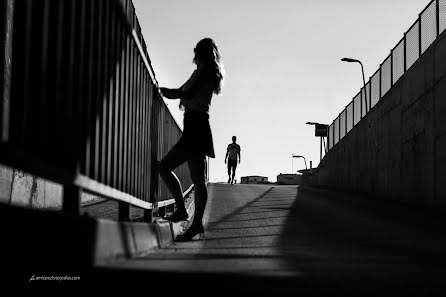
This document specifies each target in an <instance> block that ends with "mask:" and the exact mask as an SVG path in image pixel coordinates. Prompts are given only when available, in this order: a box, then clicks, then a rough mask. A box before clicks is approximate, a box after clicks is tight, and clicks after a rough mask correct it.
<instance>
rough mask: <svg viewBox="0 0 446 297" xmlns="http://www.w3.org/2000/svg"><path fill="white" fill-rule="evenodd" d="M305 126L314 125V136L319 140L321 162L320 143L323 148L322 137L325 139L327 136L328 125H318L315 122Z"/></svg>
mask: <svg viewBox="0 0 446 297" xmlns="http://www.w3.org/2000/svg"><path fill="white" fill-rule="evenodd" d="M306 124H307V125H314V126H315V136H317V137H320V138H321V151H320V153H321V159H320V161H322V143H323V144H324V147H325V141H324V137H327V135H328V125H326V124H319V123H315V122H307V123H306ZM320 161H319V162H320Z"/></svg>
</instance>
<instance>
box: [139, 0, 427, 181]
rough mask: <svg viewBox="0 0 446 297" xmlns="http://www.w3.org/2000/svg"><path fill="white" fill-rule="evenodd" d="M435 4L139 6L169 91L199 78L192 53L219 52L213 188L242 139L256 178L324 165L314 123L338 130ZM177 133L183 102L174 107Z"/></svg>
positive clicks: (326, 0)
mask: <svg viewBox="0 0 446 297" xmlns="http://www.w3.org/2000/svg"><path fill="white" fill-rule="evenodd" d="M429 2H430V1H429V0H374V1H370V0H337V1H333V0H319V1H314V0H262V1H258V0H225V1H221V0H188V1H184V0H159V1H156V0H152V1H147V0H133V4H134V6H135V10H136V14H137V17H138V19H139V22H140V25H141V28H142V33H143V36H144V39H145V42H146V45H147V50H148V53H149V56H150V59H151V63H152V66H153V69H154V72H155V76H156V79H157V81H158V82H159V85H160V87H168V88H178V87H180V86H181V85H182V84H183V83H184V82H185V81H186V80H187V79H188V78H189V77H190V75H191V74H192V72H193V71H194V70H195V65H194V64H193V63H192V59H193V48H194V47H195V45H196V43H197V42H198V41H199V40H201V39H202V38H205V37H211V38H212V39H214V40H215V41H216V43H217V45H218V47H219V50H220V53H221V56H222V61H223V65H224V68H225V72H226V76H225V80H224V85H223V90H222V94H221V95H219V96H214V97H213V99H212V104H211V108H210V112H209V114H210V125H211V129H212V134H213V138H214V148H215V153H216V158H215V159H210V163H209V166H210V167H209V171H210V174H209V175H210V177H209V180H210V181H211V182H220V181H227V179H228V177H227V169H226V165H225V164H224V159H225V154H226V148H227V145H228V144H229V143H231V137H232V136H234V135H235V136H237V143H238V144H239V145H240V147H241V164H239V165H238V167H237V175H236V179H237V181H238V182H239V181H240V177H242V176H248V175H260V176H266V177H268V179H269V181H271V182H275V181H276V178H277V175H279V174H280V173H282V174H283V173H291V172H292V171H293V173H296V171H297V170H300V169H305V161H304V159H303V158H294V159H293V158H292V155H293V154H295V155H302V156H304V157H305V160H306V162H307V166H308V168H309V167H310V161H311V162H312V166H313V167H317V165H318V164H319V162H320V139H319V138H317V137H315V136H314V132H315V131H314V130H315V129H314V126H309V125H306V122H309V121H310V122H319V123H323V124H331V123H332V122H333V120H334V119H335V118H336V117H337V116H338V115H339V113H340V112H342V110H343V109H344V108H345V107H346V106H347V105H348V104H349V103H350V101H351V100H352V99H353V97H354V96H355V95H356V94H357V93H358V92H359V90H360V88H361V87H362V85H363V80H362V73H361V66H360V65H359V64H358V63H346V62H341V58H343V57H349V58H355V59H358V60H360V61H361V62H362V64H363V65H364V72H365V78H366V81H368V80H369V78H370V77H371V76H372V75H373V74H374V73H375V72H376V70H378V68H379V66H380V64H381V63H382V62H383V61H384V60H385V58H386V57H387V56H388V55H389V54H390V51H391V49H392V48H393V47H394V46H395V45H396V44H397V43H398V42H399V41H400V40H401V38H402V37H403V36H404V33H405V32H406V31H407V30H408V29H409V28H410V26H411V25H412V24H413V23H414V22H415V21H416V19H417V17H418V14H419V13H420V12H421V11H422V10H423V9H424V8H425V7H426V6H427V5H428V4H429ZM165 102H166V104H167V106H168V108H169V110H170V111H171V113H172V115H173V117H174V118H175V120H176V121H177V123H178V125H179V126H180V127H181V128H182V126H183V124H182V123H183V112H182V111H180V110H179V108H178V103H179V101H178V100H168V99H166V100H165Z"/></svg>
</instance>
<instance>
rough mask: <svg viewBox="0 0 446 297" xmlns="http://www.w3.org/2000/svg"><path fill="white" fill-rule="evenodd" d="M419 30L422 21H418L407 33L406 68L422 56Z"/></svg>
mask: <svg viewBox="0 0 446 297" xmlns="http://www.w3.org/2000/svg"><path fill="white" fill-rule="evenodd" d="M419 30H420V22H419V21H416V23H415V24H414V25H413V26H412V27H411V28H410V29H409V31H408V32H407V34H406V70H407V69H409V68H410V67H411V66H412V65H413V63H415V61H416V60H417V59H418V57H419V56H420V48H419V46H420V40H419V32H420V31H419Z"/></svg>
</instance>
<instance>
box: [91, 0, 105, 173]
mask: <svg viewBox="0 0 446 297" xmlns="http://www.w3.org/2000/svg"><path fill="white" fill-rule="evenodd" d="M97 3H98V4H99V5H98V12H99V18H98V19H99V22H98V24H99V26H98V34H99V35H98V37H97V38H98V52H97V57H96V58H97V61H98V68H97V94H96V98H95V103H96V104H95V107H96V108H95V112H94V113H93V116H94V125H95V127H94V130H95V132H94V145H93V146H94V159H93V161H94V179H95V180H97V181H101V180H102V179H101V172H100V170H101V154H100V151H101V147H100V141H99V140H100V137H101V133H100V132H101V129H100V128H101V126H100V123H101V118H102V104H101V103H102V101H103V94H102V92H103V83H102V80H103V74H104V72H105V71H104V64H105V63H104V56H105V55H104V53H103V52H104V51H105V44H106V39H105V38H103V36H104V32H103V31H104V27H105V26H104V22H105V21H104V18H105V17H104V2H97ZM96 113H97V114H96Z"/></svg>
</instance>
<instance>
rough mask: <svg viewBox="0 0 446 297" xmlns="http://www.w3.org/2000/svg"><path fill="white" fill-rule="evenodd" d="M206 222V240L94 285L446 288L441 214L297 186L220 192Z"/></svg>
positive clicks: (131, 265)
mask: <svg viewBox="0 0 446 297" xmlns="http://www.w3.org/2000/svg"><path fill="white" fill-rule="evenodd" d="M205 217H206V218H205V223H206V224H205V229H206V239H205V240H204V241H191V242H183V243H175V242H172V243H171V244H170V245H167V246H166V247H165V248H162V249H156V250H152V251H150V252H148V253H145V254H142V255H139V256H137V257H133V258H131V259H114V260H113V261H109V262H107V263H102V264H101V265H99V266H98V267H97V271H96V276H98V278H96V280H99V279H104V280H110V279H113V280H115V281H117V282H119V281H120V280H121V281H123V278H125V283H131V284H132V285H135V286H139V285H141V284H142V283H146V284H148V283H150V284H152V285H156V286H158V287H159V288H164V289H161V291H163V290H165V291H163V292H172V293H173V292H176V293H178V294H181V293H182V292H183V293H184V292H185V290H186V291H189V290H190V289H193V291H194V292H195V293H194V295H208V294H211V293H215V292H219V293H225V294H230V293H235V292H238V293H240V292H251V293H253V292H256V293H268V294H272V293H278V292H289V291H293V292H300V293H305V295H315V296H316V295H318V294H333V293H336V294H337V293H342V294H349V293H352V295H355V296H367V295H369V294H372V295H373V294H378V295H380V296H381V295H384V296H387V295H388V294H390V295H392V294H396V293H397V292H398V293H401V292H405V293H420V294H425V293H426V292H430V291H432V290H434V289H438V288H441V287H443V277H444V275H446V269H445V268H444V267H445V265H444V264H446V254H445V250H446V238H445V236H444V232H443V231H442V228H443V227H442V226H445V224H444V223H445V219H444V218H443V217H442V216H441V215H439V214H435V213H431V212H429V213H426V212H422V211H420V210H417V209H415V208H410V207H407V206H402V205H399V204H395V203H389V202H383V201H376V200H374V199H367V198H365V197H358V196H354V195H347V194H341V193H338V192H333V191H325V190H316V189H300V188H298V187H296V186H276V185H223V184H213V185H210V186H209V201H208V205H207V209H206V214H205ZM205 288H206V289H205ZM209 290H211V291H209ZM357 294H360V295H357ZM318 296H319V295H318ZM411 296H412V295H411Z"/></svg>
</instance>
